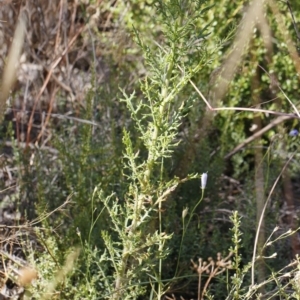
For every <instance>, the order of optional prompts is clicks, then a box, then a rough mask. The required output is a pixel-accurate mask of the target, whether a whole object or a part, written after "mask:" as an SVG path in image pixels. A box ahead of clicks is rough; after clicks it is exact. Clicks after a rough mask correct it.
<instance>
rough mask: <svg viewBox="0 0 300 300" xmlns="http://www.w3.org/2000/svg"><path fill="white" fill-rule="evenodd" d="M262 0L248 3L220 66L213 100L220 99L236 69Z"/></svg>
mask: <svg viewBox="0 0 300 300" xmlns="http://www.w3.org/2000/svg"><path fill="white" fill-rule="evenodd" d="M263 6H264V1H262V0H256V1H253V2H252V4H250V5H249V7H248V9H247V11H246V13H245V17H244V20H243V21H242V23H241V24H240V26H239V29H238V33H237V35H236V38H235V40H234V42H233V49H232V51H231V53H230V54H229V56H228V58H227V59H226V60H225V62H224V64H223V66H221V71H220V75H219V77H218V79H217V81H216V82H217V84H216V85H215V86H214V87H213V91H212V94H213V95H214V98H215V100H218V101H219V100H221V99H222V98H223V97H224V96H225V94H226V92H227V89H228V86H229V84H230V82H231V81H232V79H233V77H234V74H235V72H236V69H237V67H238V65H239V63H240V62H241V60H242V56H243V53H244V49H245V48H246V47H247V45H248V43H249V41H250V39H251V37H252V34H253V29H254V26H255V24H256V22H257V21H258V16H260V15H262V14H263V10H264V7H263Z"/></svg>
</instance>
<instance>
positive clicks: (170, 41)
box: [99, 0, 217, 300]
mask: <svg viewBox="0 0 300 300" xmlns="http://www.w3.org/2000/svg"><path fill="white" fill-rule="evenodd" d="M204 3H205V1H177V0H176V1H175V0H170V1H155V6H156V7H157V10H158V12H159V13H160V17H158V20H160V21H161V22H162V23H163V26H162V32H163V34H164V40H163V43H160V44H159V43H155V45H145V44H144V43H143V40H142V38H141V37H140V36H139V33H138V32H137V31H136V30H134V34H135V37H136V41H137V43H138V44H139V46H140V47H141V49H142V51H143V53H144V57H145V63H146V65H147V67H148V72H147V76H146V77H145V78H144V79H143V80H141V83H140V86H141V90H142V92H143V96H142V97H141V96H139V98H137V96H136V95H135V94H134V93H133V94H131V95H127V94H126V93H125V92H124V93H123V94H124V99H123V100H122V101H124V102H125V103H126V105H127V108H128V110H129V111H130V114H131V118H132V120H133V122H134V124H135V127H136V130H137V133H138V139H139V141H142V149H136V144H135V143H134V140H135V138H134V137H133V133H132V132H129V131H128V130H127V129H124V131H123V144H124V148H125V150H124V175H125V177H126V178H127V191H126V192H125V193H124V200H123V201H120V200H118V199H115V200H112V198H113V197H112V196H111V197H109V198H106V197H105V196H104V193H103V191H100V192H99V198H100V199H101V200H102V201H103V203H104V205H105V207H106V208H107V210H108V212H109V214H110V218H111V223H112V228H113V230H114V231H115V232H116V235H114V236H113V235H112V234H110V233H108V232H103V233H102V237H103V239H104V242H105V244H106V248H107V251H108V252H107V253H108V255H107V261H108V262H110V263H111V267H112V268H113V269H114V272H115V275H114V277H115V280H114V281H113V282H111V283H110V284H111V288H110V289H109V290H110V291H111V292H110V293H108V294H107V297H106V298H109V299H122V300H124V299H135V298H136V297H137V296H138V295H141V294H143V293H145V286H146V285H145V284H144V283H145V281H146V282H147V281H148V286H151V290H152V292H151V295H152V296H151V298H155V299H160V298H161V296H162V295H163V293H164V290H165V284H164V283H163V281H162V266H163V259H164V258H165V257H166V256H167V255H168V249H167V247H166V241H167V240H169V239H171V237H172V233H167V232H165V231H164V230H163V227H162V221H163V220H162V203H163V202H164V201H166V200H167V198H168V197H169V195H170V194H171V193H172V192H173V191H174V190H175V189H176V187H177V186H178V184H180V183H182V182H184V181H186V180H189V179H194V178H199V175H197V174H195V175H191V176H188V177H187V178H184V179H179V178H173V179H171V180H170V179H168V178H167V177H166V173H167V172H166V171H167V170H165V161H166V160H167V159H169V158H170V157H171V156H172V153H173V151H174V148H175V147H176V146H177V145H178V144H179V142H180V140H179V138H178V132H179V126H180V125H181V122H182V118H183V117H184V116H185V115H186V111H187V110H186V108H187V107H189V106H190V103H187V99H186V97H184V96H182V95H181V91H182V90H183V89H184V88H185V87H186V86H187V85H188V84H189V80H190V79H191V78H192V77H193V76H195V74H197V73H198V72H199V71H200V70H201V68H203V66H204V65H206V64H207V63H209V59H210V58H211V57H212V55H213V51H216V50H217V49H214V50H213V51H211V52H208V51H207V49H205V29H206V27H205V28H204V29H203V25H202V24H201V22H200V20H201V17H202V16H203V15H204V13H205V11H206V10H208V9H209V8H210V7H205V6H204ZM201 27H202V29H201ZM151 47H152V48H151ZM153 47H154V48H155V49H154V50H153ZM191 54H192V55H191ZM139 144H140V143H139ZM141 150H143V151H141ZM145 150H146V151H145ZM141 153H143V155H142V154H141ZM144 153H146V155H144ZM206 180H207V173H204V174H203V175H202V179H201V187H202V197H201V199H202V198H203V193H204V188H205V185H206ZM200 201H201V200H200ZM200 201H199V202H198V203H197V204H196V206H195V207H194V209H193V211H192V213H191V215H190V218H189V222H190V220H191V218H192V216H193V213H194V210H195V208H196V207H197V206H198V204H199V203H200ZM186 213H188V211H186ZM189 222H188V223H189ZM187 225H188V224H187ZM184 233H185V232H184ZM184 233H183V236H184Z"/></svg>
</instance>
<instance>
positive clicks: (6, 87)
mask: <svg viewBox="0 0 300 300" xmlns="http://www.w3.org/2000/svg"><path fill="white" fill-rule="evenodd" d="M25 28H26V23H25V18H24V16H23V15H21V16H20V18H19V22H18V25H17V28H16V30H15V34H14V38H13V41H12V44H11V47H10V51H9V54H8V58H7V63H6V65H5V67H4V71H3V74H2V81H1V93H0V122H1V121H2V119H3V116H4V113H5V106H6V100H7V98H8V96H9V93H10V91H11V88H12V87H13V85H14V83H15V81H16V71H17V65H18V62H19V58H20V55H21V51H22V47H23V42H24V35H25Z"/></svg>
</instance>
